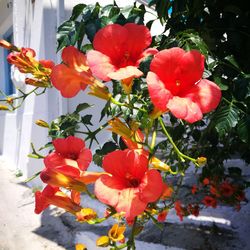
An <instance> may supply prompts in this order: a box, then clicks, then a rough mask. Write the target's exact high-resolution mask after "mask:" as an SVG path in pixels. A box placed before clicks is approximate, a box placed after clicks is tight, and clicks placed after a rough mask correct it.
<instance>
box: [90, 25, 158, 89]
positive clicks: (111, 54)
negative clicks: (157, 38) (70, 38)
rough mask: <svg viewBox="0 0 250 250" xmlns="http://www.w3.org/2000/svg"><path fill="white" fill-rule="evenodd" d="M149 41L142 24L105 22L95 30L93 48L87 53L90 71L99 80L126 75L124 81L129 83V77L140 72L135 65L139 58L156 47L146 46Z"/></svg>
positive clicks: (136, 75)
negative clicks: (122, 24) (106, 23)
mask: <svg viewBox="0 0 250 250" xmlns="http://www.w3.org/2000/svg"><path fill="white" fill-rule="evenodd" d="M138 34H139V35H138ZM151 41H152V38H151V35H150V31H149V29H148V28H147V27H146V26H144V25H138V24H134V23H127V24H125V25H124V26H121V25H119V24H109V25H107V26H105V27H104V28H102V29H100V30H99V31H98V32H97V33H96V35H95V37H94V41H93V47H94V50H91V51H89V52H88V53H87V58H88V63H89V66H90V68H91V71H92V72H93V74H94V75H95V76H96V77H98V78H100V79H101V80H103V81H109V80H110V79H114V80H124V79H127V80H128V81H127V83H126V81H125V83H126V84H129V83H130V82H131V81H130V79H131V78H136V77H140V76H141V75H142V74H143V73H142V72H141V71H140V70H139V69H138V66H139V64H140V62H141V61H142V60H143V59H144V58H145V57H146V56H148V55H152V54H155V53H156V52H157V50H156V49H152V48H149V49H146V48H147V47H148V46H149V45H150V44H151ZM145 49H146V50H145Z"/></svg>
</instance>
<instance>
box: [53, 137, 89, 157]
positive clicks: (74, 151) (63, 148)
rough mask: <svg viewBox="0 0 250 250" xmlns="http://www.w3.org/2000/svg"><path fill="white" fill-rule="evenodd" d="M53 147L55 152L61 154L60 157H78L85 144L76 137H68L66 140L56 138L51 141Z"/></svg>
mask: <svg viewBox="0 0 250 250" xmlns="http://www.w3.org/2000/svg"><path fill="white" fill-rule="evenodd" d="M53 145H54V147H55V150H56V152H57V153H59V154H61V155H62V156H68V155H77V156H78V155H79V154H80V152H81V150H82V149H83V148H84V147H85V142H84V141H83V140H82V139H80V138H78V137H75V136H69V137H67V138H58V139H55V140H53ZM69 158H70V157H69ZM75 160H76V159H75Z"/></svg>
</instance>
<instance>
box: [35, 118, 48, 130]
mask: <svg viewBox="0 0 250 250" xmlns="http://www.w3.org/2000/svg"><path fill="white" fill-rule="evenodd" d="M36 125H38V126H40V127H43V128H49V124H48V123H47V122H45V121H43V120H36Z"/></svg>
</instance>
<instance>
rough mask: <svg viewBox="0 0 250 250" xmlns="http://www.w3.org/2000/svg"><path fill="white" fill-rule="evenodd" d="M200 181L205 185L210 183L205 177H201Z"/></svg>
mask: <svg viewBox="0 0 250 250" xmlns="http://www.w3.org/2000/svg"><path fill="white" fill-rule="evenodd" d="M202 183H203V185H205V186H206V185H208V184H209V183H210V181H209V179H208V178H205V179H203V181H202Z"/></svg>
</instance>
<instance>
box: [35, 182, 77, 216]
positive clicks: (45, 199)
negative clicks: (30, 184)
mask: <svg viewBox="0 0 250 250" xmlns="http://www.w3.org/2000/svg"><path fill="white" fill-rule="evenodd" d="M49 205H55V206H57V207H61V208H64V209H65V210H66V211H68V212H70V213H73V214H75V213H76V212H78V211H80V210H81V207H80V206H79V203H75V202H74V201H73V200H72V199H70V197H68V196H67V195H66V194H64V193H63V192H62V191H61V190H60V189H59V188H58V187H53V186H51V185H47V186H46V187H45V188H44V189H43V191H42V192H40V191H37V192H36V193H35V213H37V214H40V213H41V212H42V211H43V210H45V209H46V208H47V207H48V206H49Z"/></svg>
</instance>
